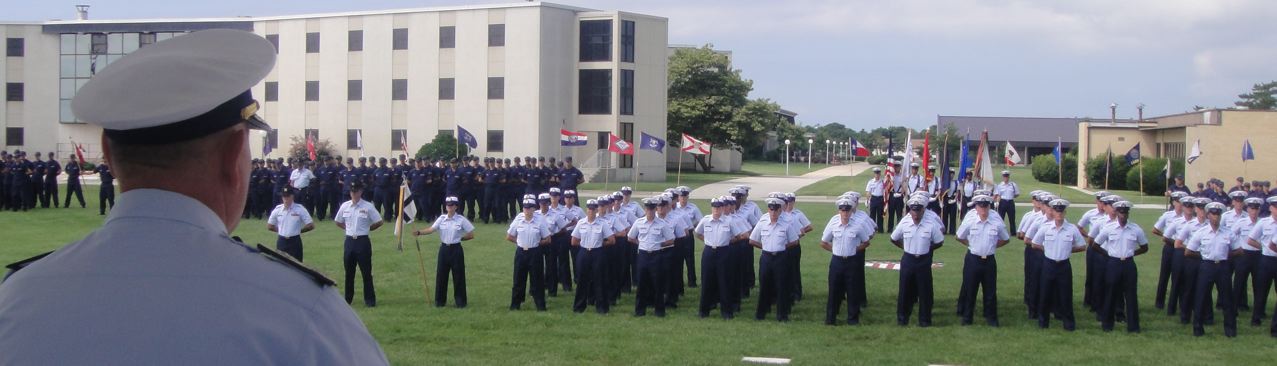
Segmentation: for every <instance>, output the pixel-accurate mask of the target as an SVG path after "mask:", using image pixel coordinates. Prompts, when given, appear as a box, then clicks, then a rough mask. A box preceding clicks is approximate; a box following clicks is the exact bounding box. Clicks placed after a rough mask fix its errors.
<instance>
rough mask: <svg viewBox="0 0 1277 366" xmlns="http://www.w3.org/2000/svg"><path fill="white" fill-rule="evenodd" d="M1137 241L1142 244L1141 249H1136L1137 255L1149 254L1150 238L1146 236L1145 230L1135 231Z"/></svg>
mask: <svg viewBox="0 0 1277 366" xmlns="http://www.w3.org/2000/svg"><path fill="white" fill-rule="evenodd" d="M1135 233H1136V234H1135V235H1136V240H1138V242H1139V243H1140V247H1139V248H1137V249H1135V255H1140V254H1144V253H1148V237H1146V236H1144V231H1143V230H1137V231H1135Z"/></svg>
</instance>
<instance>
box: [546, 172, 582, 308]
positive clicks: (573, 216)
mask: <svg viewBox="0 0 1277 366" xmlns="http://www.w3.org/2000/svg"><path fill="white" fill-rule="evenodd" d="M580 202H581V201H580V200H579V198H578V197H577V193H576V190H572V189H565V190H563V204H562V205H560V207H562V208H563V209H562V210H560V212H561V213H562V214H563V218H564V219H566V220H567V221H568V225H567V226H565V227H564V228H563V232H564V234H563V236H564V239H563V247H562V253H560V254H559V256H561V257H562V258H561V259H560V264H559V284H560V285H562V286H563V290H564V291H572V286H573V285H574V284H575V283H576V256H577V255H578V254H580V253H577V248H573V247H572V231H573V230H575V229H576V222H577V221H580V220H582V219H584V218H585V209H583V208H581V206H580ZM552 240H553V239H552Z"/></svg>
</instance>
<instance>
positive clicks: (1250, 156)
mask: <svg viewBox="0 0 1277 366" xmlns="http://www.w3.org/2000/svg"><path fill="white" fill-rule="evenodd" d="M1247 160H1255V149H1254V148H1252V147H1250V139H1246V142H1245V143H1243V144H1242V161H1247Z"/></svg>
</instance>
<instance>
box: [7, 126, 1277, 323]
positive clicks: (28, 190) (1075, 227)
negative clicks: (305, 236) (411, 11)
mask: <svg viewBox="0 0 1277 366" xmlns="http://www.w3.org/2000/svg"><path fill="white" fill-rule="evenodd" d="M45 157H47V158H45ZM45 157H42V156H41V154H40V153H36V154H35V158H34V159H30V158H28V156H27V154H26V153H25V152H22V151H17V152H14V153H9V152H7V151H5V152H0V161H2V162H3V164H0V183H2V184H0V189H2V190H0V207H3V208H4V209H6V210H13V211H21V210H29V209H33V208H36V207H42V208H47V207H49V206H50V205H52V206H53V207H68V206H69V205H70V203H71V197H72V196H73V195H74V196H75V197H76V198H77V200H78V201H79V203H80V205H81V207H84V201H83V193H82V189H81V182H80V176H81V175H83V174H97V175H99V177H100V180H101V182H102V185H103V187H104V188H105V189H102V190H101V192H102V193H101V194H100V197H99V201H100V203H101V204H100V206H99V207H100V208H101V210H102V212H101V213H105V211H106V209H107V208H108V207H110V206H113V203H114V202H113V200H114V187H113V180H114V179H113V176H112V175H111V170H110V168H109V167H108V166H106V165H104V164H103V165H98V166H96V167H93V168H92V169H91V170H87V171H84V169H82V168H81V166H80V165H79V164H76V163H75V161H74V160H68V161H67V162H66V163H64V164H60V163H59V162H58V161H57V160H56V159H55V158H54V155H53V154H52V153H49V154H47V155H45ZM42 159H44V160H42ZM901 168H902V167H901V166H900V163H899V162H892V163H891V166H890V167H888V169H887V170H886V171H885V174H884V171H883V169H881V168H877V167H875V168H873V172H874V178H873V179H871V180H870V181H869V183H868V184H867V186H866V187H865V191H864V195H862V194H861V193H860V192H856V191H850V192H846V193H845V194H843V195H841V196H840V197H838V198H837V200H836V202H835V206H836V208H837V210H838V212H837V214H836V215H834V216H833V217H831V218H829V220H828V221H827V222H826V223H825V226H824V227H823V230H822V231H821V232H820V233H819V234H818V239H815V240H812V242H815V243H818V245H819V247H820V248H821V249H823V250H825V251H827V252H829V253H830V254H831V257H830V263H829V267H828V281H827V285H828V298H827V299H826V316H825V323H826V324H830V325H834V324H838V323H839V321H838V318H839V317H840V314H842V315H841V316H842V317H843V322H845V323H847V324H859V322H860V313H861V311H862V310H863V309H864V308H865V307H867V306H868V301H867V299H866V297H865V283H864V281H865V276H864V268H865V254H866V250H867V249H868V247H869V243H870V241H871V239H872V238H873V236H874V235H876V234H882V233H889V235H890V241H891V243H892V244H893V245H895V246H896V247H899V248H900V249H901V251H902V254H901V258H900V262H899V267H900V268H899V269H900V271H899V287H898V291H897V299H896V300H897V307H896V314H897V323H898V324H899V325H907V324H908V323H909V322H910V318H911V317H912V315H913V312H914V309H915V306H916V308H917V315H918V325H919V326H922V327H926V326H930V325H931V323H932V310H933V307H934V300H933V299H934V289H933V287H932V273H931V270H932V264H933V262H932V253H934V251H936V250H938V249H940V248H941V247H942V246H943V245H944V244H945V236H946V235H952V236H954V239H955V241H956V242H957V243H958V244H960V245H962V246H963V247H965V249H964V250H965V251H966V252H967V253H966V255H965V257H964V259H963V264H962V268H963V270H962V276H963V278H962V285H961V287H960V288H959V289H958V301H957V304H956V314H957V316H958V317H959V319H960V322H961V324H963V325H969V324H972V323H973V321H974V318H975V309H976V307H977V306H979V307H980V308H981V315H982V316H983V318H984V320H985V322H986V323H987V324H988V325H990V326H998V323H999V322H998V309H997V277H998V267H997V262H996V255H995V252H996V251H997V250H998V249H999V248H1002V247H1003V246H1005V245H1007V244H1009V243H1010V242H1011V241H1012V240H1016V241H1019V242H1021V243H1023V245H1024V249H1023V255H1024V263H1025V265H1024V270H1023V274H1022V275H1023V276H1024V278H1025V281H1024V296H1023V302H1024V304H1025V308H1026V311H1027V314H1028V316H1029V318H1030V319H1036V320H1037V322H1038V325H1039V326H1040V327H1042V328H1046V327H1048V326H1049V324H1050V321H1051V319H1057V320H1059V321H1060V322H1061V323H1062V325H1063V328H1064V329H1066V330H1070V331H1071V330H1073V329H1075V327H1076V318H1075V315H1074V313H1073V306H1074V301H1073V297H1074V296H1073V284H1072V280H1073V274H1072V273H1073V268H1072V260H1071V258H1072V257H1073V256H1074V254H1076V253H1084V254H1079V255H1078V256H1080V257H1082V258H1081V261H1082V262H1083V263H1084V265H1085V269H1084V271H1085V272H1084V273H1085V275H1084V278H1085V280H1084V281H1085V284H1084V286H1083V287H1084V290H1083V294H1082V305H1083V307H1084V308H1085V309H1087V310H1089V311H1090V312H1092V313H1094V315H1095V317H1096V320H1097V322H1099V323H1100V326H1101V328H1102V329H1103V330H1105V331H1109V330H1112V329H1113V328H1114V327H1115V324H1116V323H1125V326H1126V329H1127V331H1129V332H1138V331H1139V330H1140V319H1139V310H1138V309H1139V308H1138V296H1137V291H1136V283H1137V282H1138V271H1137V268H1136V264H1135V262H1134V261H1133V260H1132V258H1133V257H1135V256H1138V255H1142V254H1145V253H1147V252H1148V250H1149V246H1148V241H1149V240H1148V236H1149V234H1152V235H1153V236H1156V237H1159V238H1161V240H1162V242H1163V247H1162V252H1161V256H1160V261H1159V265H1160V266H1159V267H1160V268H1159V270H1158V284H1157V290H1156V297H1155V306H1156V307H1157V308H1158V309H1165V311H1166V313H1167V314H1168V315H1171V316H1178V317H1179V319H1180V321H1181V322H1182V323H1184V324H1191V325H1192V329H1193V334H1194V335H1202V334H1204V332H1205V327H1206V326H1208V325H1211V324H1214V320H1215V319H1214V313H1215V310H1216V309H1220V310H1222V312H1223V314H1224V322H1223V323H1224V324H1223V326H1224V334H1225V335H1227V336H1230V337H1231V336H1235V335H1236V332H1237V330H1236V327H1237V325H1236V323H1237V317H1238V313H1239V311H1240V312H1245V311H1249V312H1250V315H1251V316H1250V324H1251V325H1252V326H1259V325H1261V324H1262V322H1263V321H1264V320H1265V318H1268V316H1269V315H1268V314H1266V311H1265V309H1264V305H1265V304H1266V303H1267V298H1268V294H1269V289H1271V288H1273V286H1274V285H1275V284H1277V244H1275V243H1274V242H1275V241H1277V222H1275V221H1274V219H1273V217H1272V216H1271V215H1270V213H1271V212H1272V210H1274V209H1277V191H1273V190H1270V188H1271V185H1270V184H1269V183H1268V182H1262V181H1255V182H1245V181H1243V180H1242V178H1240V177H1239V178H1237V182H1236V184H1235V185H1234V186H1233V187H1230V188H1228V189H1225V183H1224V182H1222V181H1220V180H1218V179H1211V180H1210V181H1209V182H1206V183H1205V184H1199V185H1198V190H1197V191H1193V192H1190V190H1189V188H1188V187H1187V186H1185V185H1184V184H1183V179H1182V177H1176V179H1175V181H1174V184H1172V185H1171V186H1170V187H1169V189H1168V196H1169V198H1170V201H1171V205H1170V207H1169V209H1168V211H1166V212H1165V213H1164V214H1162V215H1161V217H1159V218H1158V220H1157V222H1156V224H1154V225H1153V227H1152V230H1151V231H1150V232H1148V233H1146V232H1145V230H1144V229H1143V228H1141V227H1140V226H1139V225H1137V224H1135V223H1133V222H1130V221H1128V220H1129V214H1130V209H1131V208H1132V206H1133V205H1132V204H1131V203H1130V202H1129V201H1126V200H1124V199H1122V198H1121V197H1119V196H1117V195H1113V194H1109V193H1107V192H1099V193H1096V194H1095V205H1096V206H1097V207H1096V208H1094V209H1091V210H1089V211H1087V212H1085V213H1084V214H1083V215H1082V216H1081V218H1080V219H1079V220H1078V221H1077V222H1076V223H1071V222H1069V221H1068V220H1067V218H1066V211H1067V209H1068V207H1069V205H1070V203H1069V202H1068V201H1066V200H1063V199H1061V198H1059V197H1058V196H1056V195H1053V194H1051V193H1049V192H1043V191H1034V192H1030V193H1029V195H1030V197H1032V210H1031V211H1029V212H1027V213H1025V214H1023V215H1022V216H1021V217H1018V218H1017V217H1016V216H1017V215H1016V208H1015V204H1014V199H1015V198H1016V197H1018V196H1019V195H1020V194H1021V192H1020V190H1019V186H1018V185H1016V183H1015V182H1013V181H1011V179H1010V172H1008V171H1003V172H1002V181H1001V182H999V183H998V184H996V185H994V186H991V187H990V186H986V185H984V184H981V183H978V182H977V181H976V180H974V179H972V178H971V172H964V174H963V175H962V176H957V175H954V177H955V178H954V180H953V181H951V182H949V184H942V182H938V179H927V178H925V177H926V176H927V175H924V174H920V173H919V171H918V170H919V169H918V166H917V165H916V164H914V165H912V166H911V167H910V169H911V170H912V173H913V174H911V175H909V176H908V178H904V179H900V178H898V177H900V176H901V172H900V169H901ZM934 170H935V168H931V172H930V173H931V175H932V176H935V175H934V173H935V172H934ZM62 173H66V175H67V176H68V179H67V188H66V195H65V197H66V200H65V201H64V202H62V203H61V204H59V196H58V176H59V174H62ZM951 173H952V171H951ZM250 177H251V181H250V185H249V195H248V197H247V201H248V202H247V205H246V207H245V210H244V213H243V217H245V218H250V217H252V218H265V219H266V220H267V227H268V229H269V230H271V231H274V232H277V233H278V235H279V237H278V240H277V243H276V246H277V247H278V248H279V249H280V250H281V251H283V252H285V253H288V254H290V255H291V256H292V257H294V258H296V259H297V260H302V259H303V258H304V257H303V253H304V252H303V250H302V242H301V236H300V235H301V234H302V233H304V232H307V231H310V230H313V229H314V223H313V221H323V220H324V219H325V218H332V219H333V220H334V222H335V223H336V224H337V225H338V226H339V227H340V228H341V229H342V230H344V231H345V240H346V242H345V245H344V246H345V249H344V250H345V254H344V256H343V262H344V267H345V285H346V286H345V291H346V294H345V295H346V300H347V302H351V301H352V300H353V297H354V289H355V288H354V275H355V272H356V271H358V272H360V273H361V275H362V279H363V289H364V302H365V305H367V306H376V295H375V289H374V284H373V281H372V273H371V271H372V265H371V256H372V249H371V248H372V247H371V243H370V241H369V238H368V234H369V232H370V231H372V230H376V229H377V228H379V227H380V226H381V225H382V223H384V222H385V221H386V220H391V219H394V218H395V215H396V214H397V213H398V212H399V207H398V205H399V204H400V202H399V199H398V198H399V196H398V195H399V187H400V186H401V185H407V186H408V187H409V192H410V196H408V197H407V198H406V200H405V201H404V202H405V203H406V202H412V203H415V205H416V206H417V207H418V211H417V217H415V218H413V219H416V220H423V221H425V222H429V223H431V226H430V227H429V228H426V229H422V230H418V231H416V232H414V234H415V235H430V234H438V235H439V239H440V248H439V255H438V262H437V265H436V286H435V292H436V293H435V305H436V306H445V305H446V304H447V292H448V287H449V286H448V285H449V282H451V283H452V289H453V298H454V305H455V306H457V307H465V306H466V305H467V297H466V283H465V282H466V280H465V256H464V252H463V250H462V247H461V245H460V244H461V242H462V241H466V240H471V239H473V238H474V233H473V231H474V224H473V223H474V222H477V221H476V220H478V221H482V222H484V223H497V224H505V223H509V227H508V230H507V231H506V240H508V241H509V242H511V243H513V244H514V245H515V248H516V249H515V259H514V281H513V284H512V287H511V297H510V309H512V310H517V309H520V308H521V307H522V305H523V303H524V301H525V299H526V298H527V297H528V296H529V293H530V297H531V298H532V300H533V304H534V306H535V308H536V309H537V310H540V311H544V310H546V302H545V298H546V295H547V294H548V295H549V296H557V295H558V293H559V292H560V291H563V292H574V299H573V305H572V308H573V310H574V311H576V312H584V311H585V310H587V309H588V308H589V307H594V309H595V311H596V312H598V313H607V312H608V311H609V310H610V308H611V307H612V306H615V305H616V304H617V303H618V301H619V300H621V298H622V296H625V294H633V296H634V315H636V316H644V315H646V314H647V313H648V310H649V309H650V310H652V311H653V314H654V315H656V316H658V317H661V316H665V315H666V312H667V310H668V309H671V308H677V307H678V306H679V305H680V300H681V299H682V298H683V297H684V296H685V295H686V293H687V291H688V289H689V288H697V287H699V289H700V296H699V303H697V304H694V306H695V308H696V311H697V313H698V315H699V316H701V317H708V316H710V314H711V313H712V312H714V311H717V312H718V314H719V316H721V317H722V318H725V319H732V318H734V317H735V316H736V314H738V313H740V312H741V311H743V310H744V309H742V308H741V303H742V299H746V298H749V297H750V296H751V293H753V291H754V290H757V294H758V301H757V307H756V308H755V309H753V310H754V318H755V319H760V320H761V319H765V318H766V317H768V315H769V314H770V313H772V312H773V311H774V312H775V319H776V320H779V321H788V320H789V315H790V312H791V311H792V308H793V305H794V303H795V302H796V301H799V300H801V299H802V293H803V286H802V282H801V280H800V279H801V274H800V266H799V261H800V258H801V256H802V245H801V243H800V242H801V241H802V238H804V237H806V236H807V235H808V234H809V233H811V232H812V231H815V230H817V229H818V228H817V227H816V226H815V224H814V223H813V222H812V221H811V220H810V219H809V218H808V217H807V216H806V215H805V214H804V213H803V212H802V211H801V210H798V209H797V208H795V206H794V203H795V196H794V195H793V194H792V193H781V192H772V193H769V194H767V195H766V196H765V197H762V199H761V200H759V202H760V203H761V204H762V205H761V206H760V205H759V203H756V202H755V201H751V200H749V190H750V187H748V186H737V187H734V188H732V189H730V190H728V191H727V192H725V193H726V194H725V195H723V196H720V197H717V198H714V199H712V200H711V201H710V206H711V207H710V208H709V213H708V214H706V213H705V212H703V211H702V210H701V208H699V207H697V206H696V205H695V204H693V203H691V202H690V201H689V200H688V195H689V194H690V192H691V188H689V187H686V186H680V187H675V188H670V189H667V190H665V191H664V192H663V193H661V194H659V195H656V196H652V197H645V198H641V199H639V198H634V197H632V194H633V190H632V189H631V188H630V187H622V188H621V190H619V191H617V192H613V193H611V194H607V195H603V196H599V197H595V198H592V199H586V200H584V202H581V201H578V198H579V197H578V195H577V186H578V185H579V184H581V183H582V182H583V180H584V176H583V174H582V173H581V171H580V170H578V169H576V168H575V167H573V166H572V160H571V158H570V157H569V158H566V159H564V160H563V161H561V162H558V161H556V159H554V158H549V159H548V161H547V159H545V158H535V159H534V158H531V157H527V158H523V159H520V158H514V159H495V158H484V159H480V158H474V157H465V158H461V159H452V160H448V161H444V160H435V159H411V158H405V157H404V156H403V155H400V156H399V157H398V158H391V159H386V158H364V157H360V158H358V159H356V158H346V159H345V160H344V161H343V160H342V158H341V157H324V158H322V159H320V160H319V161H316V162H311V161H305V160H303V161H292V160H290V161H287V163H286V162H285V161H284V160H282V159H273V160H272V159H266V160H254V161H253V169H252V172H251V176H250ZM866 196H867V198H866ZM862 198H865V199H864V200H865V201H867V202H865V203H864V204H865V205H866V206H867V208H868V212H865V211H863V210H860V209H859V207H860V205H861V204H862V202H861V201H862ZM697 239H699V240H700V241H701V242H702V243H703V246H702V247H701V248H700V250H701V259H700V263H699V266H700V270H699V271H698V270H697V263H696V261H695V258H696V257H695V255H694V251H695V250H696V249H697V248H696V240H697ZM698 278H699V280H700V281H699V284H700V285H699V286H698ZM1248 287H1249V289H1248ZM574 288H575V291H574ZM977 296H979V299H980V301H976V300H977ZM1252 304H1253V306H1252ZM689 306H692V305H689ZM1269 322H1270V331H1271V333H1272V335H1273V336H1275V337H1277V310H1274V313H1273V314H1272V319H1271V320H1269Z"/></svg>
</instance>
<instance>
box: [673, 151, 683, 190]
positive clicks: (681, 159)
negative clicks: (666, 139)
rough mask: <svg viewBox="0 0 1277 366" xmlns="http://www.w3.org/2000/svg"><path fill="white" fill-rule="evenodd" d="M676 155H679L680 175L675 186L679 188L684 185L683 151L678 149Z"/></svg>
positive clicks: (675, 179) (675, 180) (676, 178)
mask: <svg viewBox="0 0 1277 366" xmlns="http://www.w3.org/2000/svg"><path fill="white" fill-rule="evenodd" d="M675 154H678V175H677V176H676V177H675V178H674V185H676V186H677V185H681V184H682V183H683V149H682V148H680V149H678V152H676V153H675Z"/></svg>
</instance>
